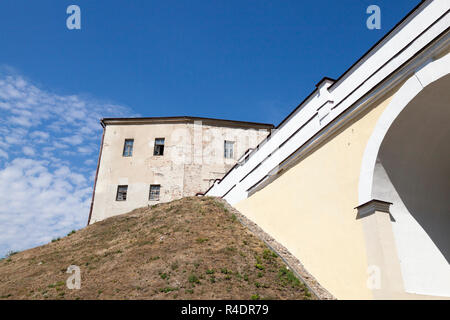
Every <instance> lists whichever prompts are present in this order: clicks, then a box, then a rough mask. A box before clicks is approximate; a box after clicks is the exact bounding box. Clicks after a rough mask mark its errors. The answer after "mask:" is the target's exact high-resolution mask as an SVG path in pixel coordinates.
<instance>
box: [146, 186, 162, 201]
mask: <svg viewBox="0 0 450 320" xmlns="http://www.w3.org/2000/svg"><path fill="white" fill-rule="evenodd" d="M160 191H161V185H159V184H152V185H150V195H149V197H148V199H149V200H154V201H158V200H159V192H160Z"/></svg>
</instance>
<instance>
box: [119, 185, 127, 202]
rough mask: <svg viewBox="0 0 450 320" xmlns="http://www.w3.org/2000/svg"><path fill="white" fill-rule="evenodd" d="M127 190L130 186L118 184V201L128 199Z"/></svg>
mask: <svg viewBox="0 0 450 320" xmlns="http://www.w3.org/2000/svg"><path fill="white" fill-rule="evenodd" d="M127 190H128V186H118V187H117V195H116V201H125V200H127Z"/></svg>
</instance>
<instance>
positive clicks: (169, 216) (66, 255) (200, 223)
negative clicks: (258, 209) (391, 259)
mask: <svg viewBox="0 0 450 320" xmlns="http://www.w3.org/2000/svg"><path fill="white" fill-rule="evenodd" d="M69 265H77V266H79V267H80V269H81V289H79V290H76V289H75V290H69V289H68V288H67V287H66V280H67V278H68V277H69V276H70V275H69V274H67V273H66V270H67V268H68V266H69ZM0 279H1V281H0V298H1V299H311V298H313V297H312V295H311V293H310V292H309V291H308V289H307V288H306V286H305V285H304V284H303V283H302V282H300V281H299V280H298V279H297V278H296V277H295V276H294V275H293V273H292V272H291V271H290V270H289V269H288V268H286V266H285V264H284V263H283V262H282V260H281V259H280V258H279V257H277V255H276V254H275V253H273V252H272V251H270V250H269V248H268V247H267V246H266V245H265V244H264V242H262V241H261V240H259V239H258V238H257V237H256V236H254V235H253V234H252V233H251V232H250V231H249V230H248V229H246V228H245V227H244V226H243V225H241V223H240V222H239V221H238V220H237V219H236V216H234V215H233V214H231V213H230V212H229V211H228V210H227V209H226V208H225V207H224V205H223V203H221V202H219V201H217V200H215V199H214V198H208V197H190V198H183V199H180V200H176V201H173V202H170V203H165V204H160V205H157V206H154V207H152V208H140V209H136V210H134V211H132V212H130V213H127V214H123V215H120V216H116V217H112V218H109V219H106V220H104V221H101V222H97V223H95V224H93V225H90V226H88V227H86V228H84V229H82V230H79V231H77V232H75V233H72V234H70V235H68V236H66V237H64V238H62V239H59V240H57V241H53V242H51V243H49V244H46V245H44V246H41V247H36V248H33V249H30V250H26V251H23V252H20V253H16V254H14V255H11V256H9V257H7V258H5V259H2V260H1V261H0Z"/></svg>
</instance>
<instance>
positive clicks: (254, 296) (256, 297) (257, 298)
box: [251, 294, 261, 300]
mask: <svg viewBox="0 0 450 320" xmlns="http://www.w3.org/2000/svg"><path fill="white" fill-rule="evenodd" d="M251 299H252V300H260V299H261V297H260V296H259V294H254V295H252V297H251Z"/></svg>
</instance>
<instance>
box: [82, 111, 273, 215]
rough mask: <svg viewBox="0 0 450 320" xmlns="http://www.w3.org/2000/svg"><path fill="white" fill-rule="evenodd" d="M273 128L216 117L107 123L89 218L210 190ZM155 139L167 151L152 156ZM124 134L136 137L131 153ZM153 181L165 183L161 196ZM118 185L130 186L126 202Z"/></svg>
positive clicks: (162, 185)
mask: <svg viewBox="0 0 450 320" xmlns="http://www.w3.org/2000/svg"><path fill="white" fill-rule="evenodd" d="M270 128H271V126H269V125H260V126H254V127H252V126H251V125H249V124H247V123H236V122H227V121H216V120H211V119H208V120H189V119H188V120H186V119H183V118H182V119H179V120H178V121H176V120H173V119H171V120H170V121H159V122H157V121H149V122H148V123H133V122H131V123H128V121H127V120H124V121H122V122H118V123H115V122H114V121H112V123H108V122H106V123H105V127H104V130H105V131H104V138H103V146H102V151H101V158H100V163H99V168H98V173H97V180H96V184H95V192H94V197H93V205H92V211H91V216H90V221H89V223H94V222H96V221H100V220H103V219H105V218H107V217H110V216H113V215H117V214H122V213H126V212H128V211H131V210H133V209H135V208H138V207H142V206H146V205H153V204H156V203H159V202H168V201H171V200H174V199H179V198H181V197H186V196H193V195H195V194H196V193H199V192H204V191H206V190H207V189H208V188H209V187H210V186H211V184H212V183H213V182H214V180H215V179H220V178H222V177H223V175H224V174H225V173H226V172H227V171H228V170H229V169H230V168H231V167H232V166H233V165H234V164H235V163H236V161H237V160H238V159H239V157H240V156H241V155H242V154H244V152H245V151H246V150H248V149H249V148H254V147H256V146H257V145H258V143H259V142H261V141H262V140H263V139H264V138H265V137H266V136H267V135H268V134H269V132H270ZM156 138H164V139H165V143H164V155H162V156H155V155H153V150H154V143H155V139H156ZM125 139H134V143H133V154H132V156H131V157H124V156H123V148H124V141H125ZM225 140H228V141H234V152H233V158H232V159H225V158H224V141H225ZM151 184H159V185H161V191H160V199H159V201H150V200H149V190H150V185H151ZM119 185H127V186H128V190H127V199H126V201H116V195H117V187H118V186H119Z"/></svg>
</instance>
